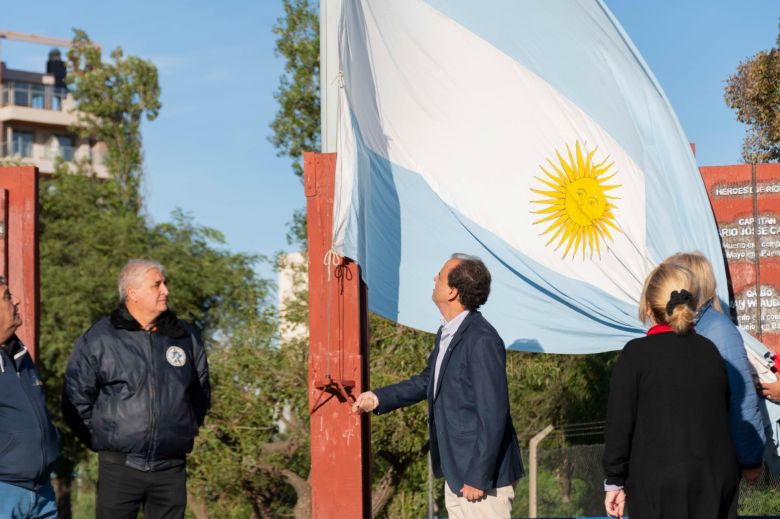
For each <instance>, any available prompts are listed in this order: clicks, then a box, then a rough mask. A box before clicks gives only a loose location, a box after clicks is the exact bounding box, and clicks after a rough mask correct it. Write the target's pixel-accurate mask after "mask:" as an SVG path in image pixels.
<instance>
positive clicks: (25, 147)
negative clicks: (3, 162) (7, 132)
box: [0, 141, 33, 158]
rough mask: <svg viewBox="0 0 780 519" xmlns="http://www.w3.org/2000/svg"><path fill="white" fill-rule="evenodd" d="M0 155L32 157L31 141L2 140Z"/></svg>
mask: <svg viewBox="0 0 780 519" xmlns="http://www.w3.org/2000/svg"><path fill="white" fill-rule="evenodd" d="M0 155H2V156H3V157H15V158H32V156H33V143H31V142H23V141H16V142H3V143H2V144H0Z"/></svg>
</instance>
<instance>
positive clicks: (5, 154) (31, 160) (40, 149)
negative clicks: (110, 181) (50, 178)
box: [0, 141, 109, 178]
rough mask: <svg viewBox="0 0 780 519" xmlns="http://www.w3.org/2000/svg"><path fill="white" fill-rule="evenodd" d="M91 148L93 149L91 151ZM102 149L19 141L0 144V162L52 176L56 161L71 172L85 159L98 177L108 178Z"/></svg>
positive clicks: (81, 145) (85, 144)
mask: <svg viewBox="0 0 780 519" xmlns="http://www.w3.org/2000/svg"><path fill="white" fill-rule="evenodd" d="M55 142H56V141H55ZM93 148H95V149H94V150H93ZM104 148H105V147H104V146H103V145H96V146H92V147H91V146H90V145H89V144H87V143H84V144H80V145H77V146H62V145H56V144H39V143H33V142H19V141H17V142H3V143H1V144H0V160H8V161H13V162H19V163H21V164H30V165H31V166H37V167H38V170H39V171H40V172H41V173H43V174H52V173H54V171H55V166H56V163H57V160H58V159H62V160H63V161H65V163H66V164H68V165H69V166H70V169H71V170H75V166H74V162H75V161H78V160H84V159H86V160H87V162H88V163H90V164H91V165H92V169H93V170H94V171H95V174H97V176H98V177H101V178H108V176H109V174H108V170H107V169H106V166H105V164H104V160H105V149H104Z"/></svg>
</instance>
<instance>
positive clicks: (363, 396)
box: [352, 391, 379, 413]
mask: <svg viewBox="0 0 780 519" xmlns="http://www.w3.org/2000/svg"><path fill="white" fill-rule="evenodd" d="M378 406H379V398H377V396H376V395H375V394H374V392H373V391H365V392H363V393H360V394H359V395H358V397H357V398H356V399H355V403H354V404H352V412H353V413H370V412H371V411H373V410H374V409H376V408H377V407H378Z"/></svg>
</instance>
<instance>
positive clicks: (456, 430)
mask: <svg viewBox="0 0 780 519" xmlns="http://www.w3.org/2000/svg"><path fill="white" fill-rule="evenodd" d="M440 338H441V330H439V333H438V334H437V336H436V347H435V348H434V350H433V352H432V353H431V355H430V356H429V357H428V365H427V366H426V367H425V369H424V370H423V371H422V372H421V373H420V374H419V375H415V376H413V377H411V378H409V379H407V380H405V381H403V382H399V383H398V384H393V385H391V386H386V387H383V388H380V389H376V390H374V393H375V394H376V395H377V398H378V399H379V407H378V408H377V409H376V413H378V414H381V413H386V412H388V411H392V410H393V409H397V408H399V407H404V406H408V405H411V404H414V403H417V402H420V401H422V400H426V399H427V401H428V429H429V434H430V445H431V462H432V465H433V472H434V474H435V475H436V477H442V476H444V478H445V479H446V480H447V484H448V485H449V486H450V488H451V489H452V491H453V492H455V493H456V494H457V493H458V492H459V491H460V489H461V488H462V487H463V484H464V483H467V484H469V485H471V486H473V487H475V488H479V489H482V490H490V489H494V488H498V487H502V486H505V485H510V484H512V483H514V482H515V481H517V480H518V479H520V478H521V477H522V476H523V464H522V461H521V459H520V449H519V447H518V444H517V435H516V433H515V429H514V426H513V425H512V417H511V416H510V415H509V392H508V390H507V382H506V350H505V348H504V342H503V341H502V340H501V338H500V337H499V336H498V333H496V330H495V329H494V328H493V327H492V326H491V325H490V323H488V322H487V321H486V320H485V318H484V317H482V314H480V313H479V312H471V313H470V314H469V315H468V316H467V317H466V319H465V320H464V321H463V323H461V325H460V327H459V328H458V331H457V332H456V333H455V335H454V336H453V338H452V341H451V342H450V345H449V348H448V350H447V353H445V356H444V359H443V360H442V363H441V367H440V369H439V383H438V385H437V386H436V394H435V395H434V394H433V386H434V384H433V374H434V366H435V363H436V357H437V355H438V354H439V340H440Z"/></svg>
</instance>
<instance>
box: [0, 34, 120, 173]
mask: <svg viewBox="0 0 780 519" xmlns="http://www.w3.org/2000/svg"><path fill="white" fill-rule="evenodd" d="M44 68H45V72H44V71H40V72H37V71H27V70H14V69H10V68H8V67H6V64H5V62H0V90H1V91H2V95H0V161H11V162H14V163H22V164H30V165H34V166H37V167H38V170H39V171H40V172H41V173H42V174H51V173H54V167H55V164H56V161H57V159H58V158H62V160H64V161H65V162H66V163H69V164H70V165H71V168H73V164H74V161H76V160H82V159H83V160H86V161H88V162H89V163H90V164H91V165H92V168H93V169H94V171H95V173H96V174H97V175H98V176H99V177H108V170H107V169H106V167H105V165H104V157H105V153H106V148H105V144H103V143H100V142H96V141H94V140H92V139H85V138H81V137H79V136H78V135H76V134H75V133H74V132H73V131H71V125H72V124H73V123H75V122H76V113H75V110H76V108H77V107H76V103H75V102H74V100H73V97H72V96H71V95H70V94H69V93H68V89H67V87H66V84H65V77H66V74H67V67H66V65H65V62H64V61H63V60H62V54H61V52H60V51H59V50H58V49H52V50H51V51H50V52H49V56H48V60H46V61H44V60H43V59H41V69H42V70H43V69H44Z"/></svg>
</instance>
